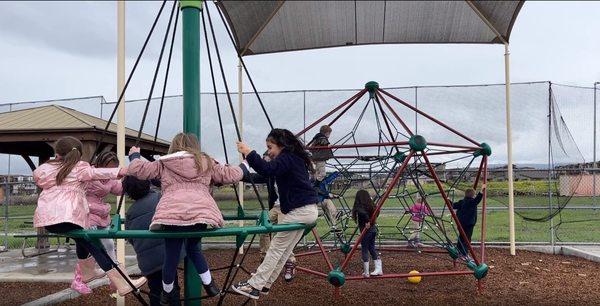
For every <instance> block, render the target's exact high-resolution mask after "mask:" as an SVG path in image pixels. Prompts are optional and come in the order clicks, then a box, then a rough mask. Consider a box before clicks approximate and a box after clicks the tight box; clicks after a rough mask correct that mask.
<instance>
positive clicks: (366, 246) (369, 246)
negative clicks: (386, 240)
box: [360, 226, 379, 262]
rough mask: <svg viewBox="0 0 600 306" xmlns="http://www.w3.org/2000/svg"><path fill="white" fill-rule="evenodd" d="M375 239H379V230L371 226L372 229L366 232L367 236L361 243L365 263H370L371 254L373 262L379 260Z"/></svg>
mask: <svg viewBox="0 0 600 306" xmlns="http://www.w3.org/2000/svg"><path fill="white" fill-rule="evenodd" d="M375 238H377V228H375V227H374V226H371V228H369V229H368V230H367V231H366V232H365V235H364V236H363V238H362V240H361V241H360V246H361V249H360V251H361V255H362V261H363V262H368V261H369V254H371V258H372V259H373V260H377V259H378V258H379V256H378V254H377V249H375Z"/></svg>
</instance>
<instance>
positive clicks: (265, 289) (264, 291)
mask: <svg viewBox="0 0 600 306" xmlns="http://www.w3.org/2000/svg"><path fill="white" fill-rule="evenodd" d="M269 291H271V288H269V287H263V288H262V290H261V291H260V294H262V295H269Z"/></svg>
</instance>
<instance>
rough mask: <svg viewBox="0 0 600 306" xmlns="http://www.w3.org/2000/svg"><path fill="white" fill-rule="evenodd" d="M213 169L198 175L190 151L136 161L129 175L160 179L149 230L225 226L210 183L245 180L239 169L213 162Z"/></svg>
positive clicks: (133, 162)
mask: <svg viewBox="0 0 600 306" xmlns="http://www.w3.org/2000/svg"><path fill="white" fill-rule="evenodd" d="M205 162H206V163H208V162H213V163H214V164H213V168H212V169H211V170H207V171H203V172H198V171H197V170H196V164H195V161H194V156H193V155H192V154H190V153H187V152H183V151H180V152H176V153H173V154H169V155H165V156H162V157H161V158H160V159H159V160H157V161H153V162H148V161H143V160H141V159H139V158H137V159H134V160H133V161H132V162H131V164H130V166H129V168H128V174H129V175H133V176H136V177H137V178H139V179H142V180H145V179H153V178H156V179H160V181H161V187H162V197H161V198H160V202H159V203H158V206H157V207H156V213H155V214H154V218H152V223H151V224H150V227H153V225H156V224H162V225H178V226H184V225H194V224H199V223H201V224H208V225H212V226H214V227H222V226H223V223H224V220H223V215H222V214H221V211H220V210H219V208H218V207H217V203H216V202H215V200H214V199H213V198H212V196H211V195H210V190H209V185H210V184H211V181H212V182H214V183H217V184H232V183H235V182H238V181H240V180H241V179H242V176H243V172H242V169H241V168H240V167H237V166H229V165H220V164H218V163H216V162H215V161H214V160H212V159H211V160H210V161H209V160H208V159H206V160H205Z"/></svg>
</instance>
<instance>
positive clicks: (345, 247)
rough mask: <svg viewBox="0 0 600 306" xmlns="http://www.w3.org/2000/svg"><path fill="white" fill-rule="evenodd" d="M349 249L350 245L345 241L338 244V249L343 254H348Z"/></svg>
mask: <svg viewBox="0 0 600 306" xmlns="http://www.w3.org/2000/svg"><path fill="white" fill-rule="evenodd" d="M351 250H352V246H350V245H349V244H347V243H344V244H342V245H341V246H340V251H342V253H344V254H349V253H350V251H351Z"/></svg>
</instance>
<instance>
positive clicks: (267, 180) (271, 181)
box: [240, 164, 279, 210]
mask: <svg viewBox="0 0 600 306" xmlns="http://www.w3.org/2000/svg"><path fill="white" fill-rule="evenodd" d="M240 168H242V171H243V172H244V177H243V178H242V182H245V183H254V184H265V185H266V186H267V193H268V194H269V210H270V209H272V208H273V206H275V202H277V199H278V198H279V197H278V195H277V189H276V188H275V178H274V177H272V176H269V177H265V176H262V175H260V174H258V173H250V171H249V170H248V168H246V166H245V165H244V164H241V165H240Z"/></svg>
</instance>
